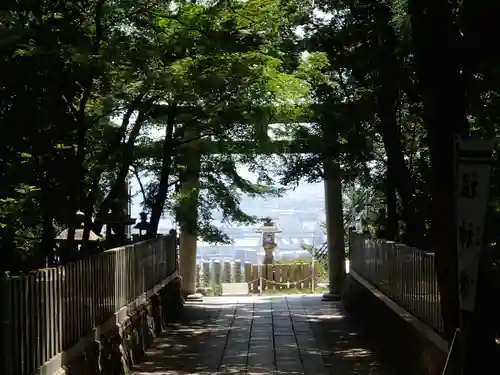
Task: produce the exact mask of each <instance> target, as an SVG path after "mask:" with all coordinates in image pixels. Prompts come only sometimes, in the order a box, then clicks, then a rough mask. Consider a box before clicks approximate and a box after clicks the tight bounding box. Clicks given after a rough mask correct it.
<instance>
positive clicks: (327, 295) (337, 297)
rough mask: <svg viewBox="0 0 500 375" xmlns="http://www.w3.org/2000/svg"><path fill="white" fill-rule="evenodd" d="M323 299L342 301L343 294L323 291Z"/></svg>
mask: <svg viewBox="0 0 500 375" xmlns="http://www.w3.org/2000/svg"><path fill="white" fill-rule="evenodd" d="M321 299H322V300H323V301H340V300H342V294H340V293H323V298H321Z"/></svg>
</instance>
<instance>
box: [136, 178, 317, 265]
mask: <svg viewBox="0 0 500 375" xmlns="http://www.w3.org/2000/svg"><path fill="white" fill-rule="evenodd" d="M136 189H137V187H136V186H135V185H134V183H132V190H133V192H134V191H135V190H136ZM139 203H140V198H135V199H133V200H132V216H133V217H138V215H139V212H140V204H139ZM241 207H242V209H243V210H244V211H245V212H247V213H248V214H250V215H255V216H257V217H270V218H272V219H273V220H274V221H275V222H276V223H277V224H278V226H279V227H280V228H281V230H282V232H281V233H278V234H277V235H276V242H277V244H278V247H277V248H276V250H275V259H277V260H289V259H297V258H303V257H310V253H309V252H307V251H305V250H303V247H302V245H314V246H316V247H319V246H321V244H322V243H323V242H324V241H325V240H326V238H325V235H324V233H323V230H322V228H321V224H322V223H323V222H324V220H325V209H324V190H323V184H322V183H318V184H308V183H305V182H304V183H301V184H300V185H299V187H297V189H295V190H294V191H289V192H288V193H287V194H285V195H284V196H283V197H280V198H273V199H262V198H259V199H254V198H249V197H243V198H242V200H241ZM220 219H221V217H220V216H219V215H217V213H214V224H215V225H217V226H218V227H220V228H221V229H223V230H224V232H225V233H227V234H228V236H229V237H230V238H231V239H232V240H233V243H232V244H231V245H210V244H207V243H203V242H199V243H198V260H199V261H200V260H220V261H224V260H240V261H242V262H251V263H253V264H257V263H259V262H261V261H262V256H263V253H262V251H263V250H261V246H260V241H261V239H260V236H261V235H260V233H257V232H256V231H255V230H256V229H257V227H258V226H255V227H241V226H238V225H237V223H234V224H226V223H221V222H220ZM174 226H175V224H174V221H173V220H172V219H171V218H168V217H164V218H163V219H162V221H161V222H160V228H159V231H160V232H164V233H166V232H168V231H169V230H170V229H171V228H173V227H174Z"/></svg>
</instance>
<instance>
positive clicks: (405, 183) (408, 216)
mask: <svg viewBox="0 0 500 375" xmlns="http://www.w3.org/2000/svg"><path fill="white" fill-rule="evenodd" d="M374 18H375V22H376V27H377V29H378V45H379V49H380V67H379V69H380V70H379V74H380V79H379V81H380V82H379V90H378V115H379V119H380V123H379V126H378V128H379V133H380V135H381V136H382V140H383V142H384V148H385V152H386V155H387V164H388V167H387V172H388V173H387V183H388V184H390V185H393V187H394V188H395V189H396V190H397V191H398V193H399V196H400V197H401V202H402V205H403V217H404V219H405V221H406V228H407V239H408V242H410V243H409V244H410V245H413V246H416V247H421V246H420V245H421V244H422V240H423V237H424V234H425V226H424V222H423V221H422V220H421V219H419V216H418V215H417V211H416V207H415V202H414V188H413V181H412V177H411V174H410V171H409V170H408V167H407V166H406V163H405V160H404V153H403V147H402V144H401V131H400V129H399V124H398V120H397V111H398V100H399V86H398V85H399V81H400V78H401V74H400V67H399V62H398V58H397V56H396V43H397V41H396V36H395V34H394V30H393V28H392V26H391V19H392V14H391V12H390V9H389V8H388V7H387V6H386V5H378V6H377V7H376V9H375V17H374Z"/></svg>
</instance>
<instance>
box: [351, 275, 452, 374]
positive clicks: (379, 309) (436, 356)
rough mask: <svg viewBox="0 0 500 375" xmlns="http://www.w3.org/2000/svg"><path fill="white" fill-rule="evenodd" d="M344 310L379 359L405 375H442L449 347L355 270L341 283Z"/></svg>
mask: <svg viewBox="0 0 500 375" xmlns="http://www.w3.org/2000/svg"><path fill="white" fill-rule="evenodd" d="M343 299H344V307H345V310H346V312H347V313H348V314H349V315H350V316H352V318H353V319H354V321H355V322H356V323H358V324H359V325H360V326H362V327H363V328H364V329H365V331H366V333H367V334H368V336H370V337H371V338H373V339H374V340H375V341H376V344H377V347H379V348H380V353H379V354H381V355H382V356H384V357H386V358H387V360H388V361H389V362H390V363H391V364H394V365H395V366H396V368H398V370H399V371H398V373H400V374H405V375H441V373H442V371H443V368H444V364H445V362H446V356H447V351H448V345H447V343H446V341H445V340H443V338H441V336H439V335H438V334H437V333H435V332H434V331H433V330H432V329H431V328H429V327H428V326H427V325H425V324H424V323H422V322H421V321H419V320H418V319H417V318H415V317H414V316H413V315H411V314H410V313H408V312H407V311H406V310H404V309H402V308H401V307H399V306H398V305H396V304H395V303H394V302H393V301H391V300H390V299H389V298H388V297H386V296H385V295H384V294H382V293H381V292H380V291H378V290H377V289H375V288H374V287H373V286H371V285H370V284H369V283H368V282H366V281H365V280H363V279H362V278H361V277H360V276H359V275H357V274H356V272H355V271H352V270H351V272H350V274H349V275H348V276H347V278H346V280H345V283H344V290H343Z"/></svg>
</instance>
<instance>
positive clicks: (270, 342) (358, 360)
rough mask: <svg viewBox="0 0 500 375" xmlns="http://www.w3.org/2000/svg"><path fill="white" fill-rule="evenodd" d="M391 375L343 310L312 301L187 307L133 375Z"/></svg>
mask: <svg viewBox="0 0 500 375" xmlns="http://www.w3.org/2000/svg"><path fill="white" fill-rule="evenodd" d="M230 373H233V374H234V373H236V374H297V375H298V374H311V375H313V374H314V375H322V374H335V375H348V374H356V375H361V374H363V375H392V374H393V372H390V371H388V370H387V368H386V367H384V366H383V365H382V364H381V363H380V362H379V361H377V360H376V359H375V357H374V355H373V353H372V351H371V350H370V349H369V347H368V344H367V343H366V342H365V340H363V339H362V337H361V336H360V334H359V333H358V331H357V330H356V329H355V327H354V326H353V325H352V324H351V323H350V322H349V321H348V319H347V318H346V317H345V316H344V314H343V313H342V312H341V308H340V303H332V302H322V301H321V297H320V296H317V295H313V296H273V297H208V298H205V300H204V302H201V303H189V304H186V305H185V307H184V309H183V311H182V314H181V316H180V318H179V319H178V321H176V322H174V323H171V324H170V325H169V327H168V328H167V329H166V330H165V332H163V333H162V334H161V335H160V336H159V337H158V338H157V339H156V341H155V344H154V346H153V347H152V348H151V349H149V350H148V351H147V352H146V355H145V357H144V358H143V362H142V363H140V364H139V365H137V366H136V368H135V369H134V372H133V374H135V375H149V374H155V375H166V374H230Z"/></svg>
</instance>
